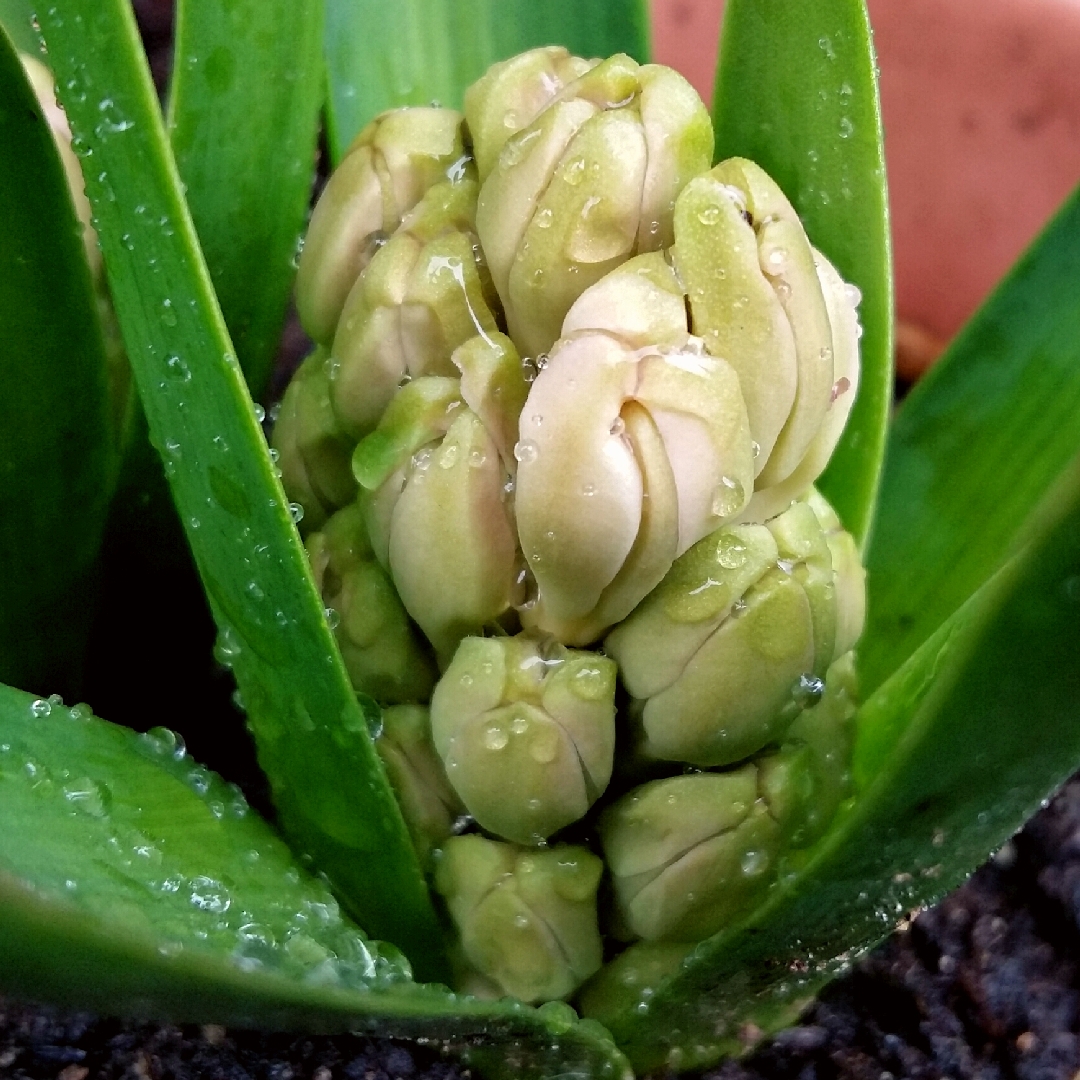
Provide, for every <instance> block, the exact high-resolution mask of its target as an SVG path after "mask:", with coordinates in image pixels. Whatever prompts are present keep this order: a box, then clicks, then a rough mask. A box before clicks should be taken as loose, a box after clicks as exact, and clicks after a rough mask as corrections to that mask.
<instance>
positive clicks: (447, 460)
mask: <svg viewBox="0 0 1080 1080" xmlns="http://www.w3.org/2000/svg"><path fill="white" fill-rule="evenodd" d="M453 362H454V366H455V371H456V372H460V376H459V378H457V379H446V378H436V377H426V378H421V379H415V380H413V381H412V382H411V383H409V384H407V385H406V386H405V387H404V388H403V389H402V390H401V391H400V392H399V393H398V394H397V396H396V397H395V398H394V399H393V401H392V402H391V405H390V407H389V408H388V409H387V411H386V413H385V415H384V416H383V419H382V421H380V423H379V426H378V428H377V429H376V430H375V431H374V432H373V433H372V434H371V435H369V436H368V437H367V438H366V439H364V440H363V441H362V442H361V443H360V444H359V445H358V446H357V448H356V451H355V453H354V455H353V470H354V474H355V475H356V477H357V479H358V480H359V481H360V483H361V485H362V486H363V487H364V488H365V489H366V490H367V491H369V492H371V493H372V498H371V502H370V503H369V504H368V506H369V528H371V531H372V535H373V538H374V545H375V550H376V552H377V553H380V555H381V553H382V552H384V551H385V560H386V565H387V566H388V567H389V569H390V572H391V574H392V576H393V579H394V584H395V586H396V587H397V590H398V593H399V594H400V596H401V599H402V601H403V602H404V604H405V608H406V610H407V611H408V612H409V614H410V615H411V616H412V617H413V619H415V620H416V622H417V623H418V624H419V625H420V628H421V629H422V630H423V631H424V633H425V634H426V635H427V637H428V640H429V641H431V643H432V644H433V645H434V646H435V650H436V652H437V653H438V655H439V657H440V659H441V661H442V663H443V664H446V663H449V661H450V659H451V657H452V656H453V654H454V650H455V649H456V648H457V644H458V642H459V641H460V640H461V639H462V638H463V637H465V636H466V635H467V634H471V633H479V632H481V630H482V629H483V627H484V626H486V625H487V624H489V623H493V622H495V621H496V620H498V619H499V618H500V617H502V616H503V615H504V614H506V613H507V612H509V611H510V610H511V605H512V602H513V600H514V597H515V594H516V591H517V576H518V556H517V538H516V536H515V532H514V527H513V522H512V519H511V516H510V508H509V506H508V504H507V502H506V497H507V484H508V481H509V478H510V477H511V475H512V468H511V464H512V462H513V458H512V455H511V451H510V447H511V445H512V443H511V439H512V437H513V419H512V418H514V417H516V415H517V412H518V411H519V410H520V409H521V404H522V402H523V401H524V399H525V389H526V383H525V379H524V374H523V371H522V366H521V360H520V358H519V357H518V355H517V351H516V350H515V349H514V347H513V344H512V343H511V342H510V339H509V338H507V337H505V336H504V335H502V334H499V333H497V332H494V331H493V332H492V334H491V335H490V336H489V335H486V334H485V335H478V336H476V337H475V338H473V339H470V340H469V341H467V342H465V343H464V344H463V345H462V346H461V347H460V348H459V349H457V350H455V352H454V356H453Z"/></svg>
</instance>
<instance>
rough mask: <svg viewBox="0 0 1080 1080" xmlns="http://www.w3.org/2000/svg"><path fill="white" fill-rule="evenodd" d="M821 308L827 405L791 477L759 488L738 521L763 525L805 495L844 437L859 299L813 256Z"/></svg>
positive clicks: (854, 371)
mask: <svg viewBox="0 0 1080 1080" xmlns="http://www.w3.org/2000/svg"><path fill="white" fill-rule="evenodd" d="M814 264H815V267H816V269H817V274H818V279H819V280H820V282H821V290H822V293H823V295H824V297H825V306H826V308H827V309H828V312H829V323H830V325H831V327H832V362H833V385H832V394H831V403H830V405H829V409H828V411H827V412H826V414H825V419H824V420H823V421H822V422H821V426H820V428H819V429H818V433H817V434H816V435H815V436H814V437H813V439H811V440H810V444H809V446H808V447H807V448H806V453H805V454H803V457H802V460H801V461H800V462H799V464H798V465H797V466H796V467H795V469H794V470H793V471H792V473H791V474H790V475H789V476H788V477H787V478H786V479H784V480H781V481H779V482H778V483H775V484H772V485H771V486H765V487H761V486H760V480H759V490H757V491H755V492H754V495H753V498H751V500H750V502H749V504H748V505H747V507H746V509H745V510H744V511H743V513H742V514H741V515H740V520H743V521H767V520H768V519H769V518H771V517H775V516H776V515H777V514H779V513H781V512H782V511H783V510H785V509H786V508H787V507H788V506H790V505H791V503H792V501H793V500H794V499H797V498H800V497H801V496H803V495H805V493H806V490H807V488H809V487H810V485H811V484H813V482H814V481H815V480H816V479H817V478H818V477H819V476H820V475H821V474H822V473H823V472H824V471H825V466H826V465H827V464H828V463H829V459H830V458H831V457H832V453H833V450H835V449H836V444H837V443H838V442H839V441H840V436H841V435H842V434H843V432H844V426H845V425H846V424H847V419H848V416H849V415H850V413H851V409H852V406H853V405H854V404H855V395H856V392H857V391H858V388H859V336H860V334H861V333H862V330H861V328H860V326H859V320H858V315H857V308H858V305H859V301H860V299H861V294H860V292H859V290H858V289H857V288H856V287H855V286H854V285H848V284H845V282H844V280H843V278H841V277H840V275H839V273H837V271H836V269H835V267H833V265H832V263H830V262H829V260H828V259H826V258H825V256H824V255H822V254H821V252H820V251H817V250H816V249H815V250H814Z"/></svg>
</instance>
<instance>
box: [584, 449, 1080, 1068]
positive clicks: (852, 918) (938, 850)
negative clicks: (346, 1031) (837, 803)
mask: <svg viewBox="0 0 1080 1080" xmlns="http://www.w3.org/2000/svg"><path fill="white" fill-rule="evenodd" d="M1039 511H1040V512H1039V515H1038V517H1039V523H1040V526H1041V533H1040V535H1039V536H1038V537H1037V538H1035V539H1033V540H1032V542H1031V544H1030V545H1029V546H1028V547H1027V548H1026V549H1025V550H1024V551H1023V552H1022V553H1021V554H1020V555H1018V556H1017V557H1016V558H1014V559H1013V560H1012V561H1011V562H1010V563H1009V564H1008V565H1007V566H1006V567H1004V568H1002V570H1001V571H1000V572H999V573H998V574H996V575H995V576H994V577H993V578H992V579H991V580H990V581H988V582H987V583H986V584H985V585H984V586H983V588H982V589H980V590H979V591H978V593H976V595H975V596H973V597H972V598H970V600H969V602H968V603H967V604H965V605H964V607H963V608H962V609H961V610H960V611H958V612H956V613H955V614H954V616H953V617H952V619H950V620H949V621H948V623H947V624H946V625H944V626H942V627H941V628H940V629H939V630H938V632H937V633H936V634H935V635H934V636H933V637H932V638H931V639H929V640H928V641H927V642H925V643H924V645H923V646H922V647H921V648H920V649H919V650H918V651H917V652H916V653H915V654H914V655H913V656H912V657H910V658H909V660H908V661H907V663H906V664H905V665H903V666H902V667H901V668H900V669H899V670H898V671H897V672H896V673H895V674H894V675H893V676H892V677H891V678H890V679H889V680H888V681H887V682H886V683H885V684H883V685H882V686H881V687H880V688H879V689H878V690H877V691H876V692H875V693H874V694H873V695H872V696H871V697H870V698H869V699H868V700H867V701H866V702H865V703H864V705H863V706H862V708H861V709H860V711H859V715H858V722H859V726H860V735H859V743H858V745H857V748H856V764H857V768H858V769H859V770H860V772H861V773H862V775H863V778H864V782H866V777H867V775H869V777H870V779H869V782H868V783H866V786H865V788H864V789H863V790H861V791H860V792H859V793H858V795H857V797H856V798H855V800H853V801H852V803H851V804H850V805H849V806H848V807H847V808H846V810H845V811H844V812H842V814H841V815H840V816H838V818H837V820H836V821H835V822H834V824H833V826H832V827H831V829H830V830H829V832H828V833H827V834H826V835H825V837H823V838H822V840H821V841H819V842H818V844H816V845H815V846H814V847H813V848H811V849H809V850H808V852H806V853H805V856H804V861H800V863H799V864H796V865H793V866H792V867H791V868H790V872H789V874H788V876H787V878H786V880H783V881H782V882H781V883H778V884H777V885H776V886H774V888H773V890H772V892H771V894H770V895H769V897H768V898H767V899H766V900H765V902H764V903H763V904H761V905H760V906H759V907H758V908H756V909H755V910H754V911H753V912H752V913H751V914H750V915H749V916H748V917H746V918H745V919H744V920H743V921H742V922H740V923H738V924H737V925H735V926H732V927H730V928H729V929H727V930H726V931H723V932H721V933H720V934H718V935H716V936H715V937H713V938H711V939H709V940H707V941H705V942H702V943H701V944H699V945H698V946H696V948H694V949H693V951H692V952H691V953H690V954H689V955H688V956H687V958H686V959H685V960H684V961H683V963H682V966H681V967H680V969H679V970H678V971H676V972H675V973H673V974H672V975H670V976H669V977H668V978H666V979H665V980H663V981H661V982H660V983H659V984H658V985H657V986H656V987H654V988H650V989H652V990H653V992H652V993H651V994H650V995H648V996H647V997H646V998H644V999H642V1000H641V1001H639V1002H636V1003H635V1004H634V1005H633V1007H631V1008H624V1009H622V1010H621V1011H620V1012H618V1013H615V1014H611V1015H603V1016H600V1017H599V1018H600V1019H601V1020H602V1021H603V1022H604V1023H606V1024H607V1026H608V1027H609V1029H610V1030H611V1031H612V1033H613V1034H614V1036H615V1038H616V1041H617V1042H618V1043H619V1045H620V1046H621V1047H622V1049H623V1050H624V1052H626V1053H627V1055H628V1057H629V1058H630V1060H631V1062H633V1064H634V1065H635V1067H636V1068H639V1069H642V1070H644V1069H651V1068H656V1067H660V1066H663V1065H669V1066H674V1067H679V1068H703V1067H706V1066H707V1065H709V1064H711V1063H713V1062H715V1061H717V1060H719V1059H720V1058H721V1057H723V1056H725V1055H734V1056H738V1055H740V1054H742V1053H745V1052H746V1051H747V1050H748V1049H749V1048H750V1046H751V1045H752V1044H748V1042H747V1041H746V1029H745V1028H744V1027H743V1025H745V1024H751V1025H753V1029H752V1030H754V1029H756V1030H757V1032H758V1033H759V1034H760V1032H765V1033H769V1032H773V1031H776V1030H778V1029H779V1028H781V1027H783V1026H785V1025H787V1024H790V1023H792V1022H794V1020H795V1019H796V1018H797V1016H798V1014H799V1013H800V1012H801V1011H802V1009H803V1008H805V1006H806V1005H807V1004H809V1002H810V1001H811V1000H812V999H813V996H814V995H815V994H816V993H817V992H818V991H819V990H820V989H821V987H822V986H823V985H824V984H825V983H826V982H828V981H829V980H831V979H832V978H834V977H836V976H837V975H840V974H844V973H845V972H846V971H848V970H849V969H850V967H851V965H852V963H853V962H854V961H855V960H856V959H857V958H858V957H859V956H860V955H862V953H864V952H865V951H867V950H868V949H869V948H871V947H872V946H873V945H874V944H876V943H877V942H878V941H879V940H880V939H881V938H883V937H885V936H886V935H887V934H888V933H890V932H891V931H892V930H894V929H895V928H896V927H897V926H902V925H905V924H906V923H907V922H908V921H909V920H910V918H911V917H912V915H913V914H915V913H917V911H918V910H920V909H921V908H922V907H924V906H927V905H929V904H932V903H934V902H935V901H936V900H938V899H940V898H941V897H942V896H943V895H945V893H947V892H948V891H949V890H950V889H952V888H954V887H956V886H957V885H958V884H960V883H961V882H962V881H963V880H964V879H965V878H966V877H967V876H968V875H969V874H970V873H971V872H972V871H973V870H974V869H975V868H976V867H977V866H978V865H979V864H980V863H981V862H982V861H983V860H984V859H985V857H986V855H987V854H988V853H990V852H992V851H994V850H996V849H997V848H998V847H999V846H1000V845H1001V844H1002V843H1003V842H1004V841H1005V840H1007V839H1008V838H1009V836H1011V835H1012V834H1013V833H1014V832H1015V831H1016V830H1017V829H1018V828H1020V826H1021V825H1022V824H1023V823H1024V821H1026V820H1027V818H1028V817H1030V816H1031V815H1032V814H1033V813H1034V812H1035V811H1036V810H1037V809H1038V808H1039V806H1040V805H1041V804H1042V803H1043V801H1044V800H1045V799H1046V798H1047V797H1048V796H1049V795H1050V794H1051V793H1052V792H1053V791H1054V790H1055V789H1056V788H1057V787H1058V786H1059V785H1060V784H1061V783H1062V782H1063V781H1064V780H1065V779H1067V778H1068V776H1069V775H1071V773H1072V772H1074V771H1075V770H1076V768H1077V767H1078V766H1080V705H1078V703H1080V671H1077V670H1076V667H1075V664H1074V663H1071V658H1072V657H1073V656H1075V652H1076V649H1077V647H1078V646H1080V621H1078V620H1077V618H1076V605H1077V600H1078V598H1080V550H1078V546H1077V544H1076V541H1075V536H1076V535H1077V531H1078V529H1080V458H1078V459H1077V460H1076V461H1074V462H1073V463H1072V464H1071V465H1070V467H1069V468H1068V469H1067V470H1066V471H1065V473H1064V474H1063V475H1062V476H1061V477H1059V479H1058V481H1057V482H1056V483H1055V484H1054V486H1053V488H1052V490H1051V491H1050V492H1049V493H1048V494H1047V496H1046V498H1045V499H1044V501H1043V503H1042V505H1041V506H1040V508H1039ZM1018 628H1019V629H1020V631H1021V633H1020V634H1018V633H1017V630H1018ZM1040 660H1041V661H1042V663H1040ZM1033 710H1034V711H1036V714H1037V716H1038V723H1032V721H1031V719H1030V713H1031V712H1032V711H1033ZM890 724H893V725H899V726H900V727H901V728H902V732H901V734H900V737H899V739H898V740H897V741H895V742H891V751H890V755H889V759H888V766H887V767H885V768H882V767H880V762H876V761H874V760H873V758H874V751H873V749H872V743H873V739H874V736H875V734H876V730H875V729H877V728H879V727H880V726H883V725H890ZM867 743H869V744H870V749H867V746H866V744H867Z"/></svg>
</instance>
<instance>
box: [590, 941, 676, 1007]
mask: <svg viewBox="0 0 1080 1080" xmlns="http://www.w3.org/2000/svg"><path fill="white" fill-rule="evenodd" d="M693 948H694V944H693V942H685V941H638V942H635V943H634V944H633V945H631V946H630V947H629V948H626V949H623V951H622V952H621V953H619V955H618V956H616V957H615V958H614V959H613V960H609V961H608V962H607V963H606V964H605V965H604V966H603V967H602V968H601V969H600V970H599V971H598V972H597V973H596V974H595V975H594V976H593V977H592V978H591V979H590V980H589V981H588V982H587V983H586V984H585V985H584V986H583V987H582V988H581V993H580V994H579V995H578V998H577V1001H578V1008H579V1010H580V1011H581V1015H582V1016H588V1017H590V1018H591V1019H594V1020H598V1021H599V1022H600V1023H601V1024H605V1025H607V1024H610V1023H611V1021H612V1020H613V1019H614V1018H615V1017H616V1016H618V1015H619V1014H620V1013H621V1014H623V1015H626V1014H629V1013H630V1012H631V1011H632V1010H634V1009H635V1008H637V1007H638V1006H639V1005H641V1004H643V1003H646V1002H648V1000H649V998H651V997H652V996H653V995H654V994H655V993H656V990H657V987H658V986H659V985H660V983H661V982H663V980H664V979H666V978H668V977H669V976H671V975H674V974H675V973H676V972H677V971H678V970H679V968H680V967H681V966H682V963H683V961H684V960H685V959H686V957H687V956H688V955H689V953H690V952H692V951H693Z"/></svg>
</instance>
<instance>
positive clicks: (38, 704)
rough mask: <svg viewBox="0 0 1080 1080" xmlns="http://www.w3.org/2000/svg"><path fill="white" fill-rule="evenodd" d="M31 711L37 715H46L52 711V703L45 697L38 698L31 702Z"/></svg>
mask: <svg viewBox="0 0 1080 1080" xmlns="http://www.w3.org/2000/svg"><path fill="white" fill-rule="evenodd" d="M30 712H31V714H32V715H33V716H36V717H39V718H41V717H45V716H48V715H49V714H50V713H51V712H52V705H50V704H49V702H47V701H45V700H44V699H43V698H38V699H37V700H36V701H32V702H31V703H30Z"/></svg>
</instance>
